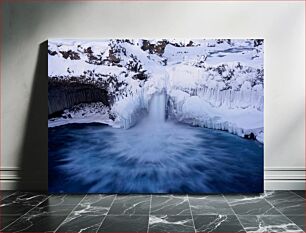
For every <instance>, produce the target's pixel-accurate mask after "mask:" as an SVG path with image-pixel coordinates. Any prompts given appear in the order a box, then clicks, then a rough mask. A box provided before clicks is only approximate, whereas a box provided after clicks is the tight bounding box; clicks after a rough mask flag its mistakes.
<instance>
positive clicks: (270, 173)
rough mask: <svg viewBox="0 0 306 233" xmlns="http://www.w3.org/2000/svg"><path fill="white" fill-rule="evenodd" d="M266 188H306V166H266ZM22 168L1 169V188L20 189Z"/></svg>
mask: <svg viewBox="0 0 306 233" xmlns="http://www.w3.org/2000/svg"><path fill="white" fill-rule="evenodd" d="M264 170H265V171H264V172H265V176H264V177H265V178H264V179H265V182H264V188H265V190H304V189H305V184H306V183H305V182H306V180H305V171H306V169H305V168H302V167H271V168H265V169H264ZM19 172H20V169H19V168H17V167H4V168H1V169H0V189H2V190H15V189H20V188H19V187H21V185H20V184H21V182H22V180H23V179H22V178H21V177H19ZM47 183H48V181H47V180H45V179H41V178H39V177H37V178H35V179H30V180H28V179H27V184H28V185H27V187H23V188H22V189H27V190H33V191H47V190H46V188H45V187H47Z"/></svg>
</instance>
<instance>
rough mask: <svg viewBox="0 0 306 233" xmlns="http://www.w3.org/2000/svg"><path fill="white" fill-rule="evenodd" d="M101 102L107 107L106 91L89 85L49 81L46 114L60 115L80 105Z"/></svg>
mask: <svg viewBox="0 0 306 233" xmlns="http://www.w3.org/2000/svg"><path fill="white" fill-rule="evenodd" d="M92 102H102V103H103V104H104V105H106V106H108V105H109V104H108V103H109V102H108V95H107V91H105V90H103V89H101V88H97V87H96V86H94V85H90V84H79V83H70V82H65V81H54V80H49V84H48V114H49V116H52V114H56V113H60V112H62V111H63V110H65V109H67V108H71V107H73V106H75V105H77V104H80V103H92Z"/></svg>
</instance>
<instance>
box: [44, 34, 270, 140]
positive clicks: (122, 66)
mask: <svg viewBox="0 0 306 233" xmlns="http://www.w3.org/2000/svg"><path fill="white" fill-rule="evenodd" d="M48 52H49V59H48V68H49V69H48V75H49V79H50V80H65V81H71V82H79V83H90V84H93V85H97V86H98V87H101V88H104V89H106V90H107V91H108V94H109V96H110V98H111V103H112V104H111V106H109V107H106V106H103V104H82V105H81V107H78V108H74V109H67V110H65V112H64V114H63V116H62V117H60V118H56V119H50V120H49V127H54V126H58V125H62V124H67V123H76V122H77V123H88V122H100V123H105V124H109V125H111V126H113V127H124V128H129V127H131V126H132V125H134V124H136V123H137V122H138V121H139V119H140V118H142V117H143V116H144V115H145V112H146V110H148V109H149V103H150V100H151V98H152V96H153V95H154V94H155V93H160V92H162V91H164V92H166V93H167V99H168V105H167V111H168V115H169V118H172V119H174V120H177V121H181V122H186V123H190V124H194V125H198V126H203V127H208V128H214V129H220V130H227V131H229V132H231V133H233V134H237V135H239V136H241V137H244V136H245V135H251V133H252V134H254V136H255V137H256V139H257V140H258V141H260V142H263V132H264V129H263V109H264V108H263V107H264V106H263V103H264V99H263V98H264V96H263V90H264V75H263V73H264V68H263V43H262V41H261V40H97V41H83V40H51V41H49V48H48ZM68 115H69V117H68Z"/></svg>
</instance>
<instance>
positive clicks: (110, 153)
mask: <svg viewBox="0 0 306 233" xmlns="http://www.w3.org/2000/svg"><path fill="white" fill-rule="evenodd" d="M49 191H50V192H53V193H58V192H69V193H220V192H222V193H250V192H262V191H263V144H261V143H258V142H257V141H254V140H247V139H243V138H240V137H238V136H235V135H232V134H229V133H227V132H223V131H218V130H211V129H206V128H200V127H193V126H190V125H186V124H179V123H175V122H164V123H162V124H152V122H151V123H150V124H148V123H146V121H145V120H144V121H143V122H142V123H140V124H138V125H136V126H135V127H133V128H130V129H115V128H112V127H109V126H106V125H103V124H70V125H64V126H59V127H55V128H49Z"/></svg>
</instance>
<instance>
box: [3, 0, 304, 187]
mask: <svg viewBox="0 0 306 233" xmlns="http://www.w3.org/2000/svg"><path fill="white" fill-rule="evenodd" d="M14 2H15V1H12V3H7V4H5V5H3V9H2V11H3V13H4V14H3V16H2V17H3V24H4V25H3V28H2V29H3V33H2V35H3V37H2V50H1V52H2V54H1V59H2V60H1V84H2V85H1V110H2V111H1V120H2V121H1V133H2V137H1V170H2V172H1V177H0V178H1V185H2V186H1V187H2V188H14V187H18V188H26V189H31V188H35V189H46V187H47V186H46V179H47V177H46V176H47V165H46V164H47V163H46V162H47V81H46V80H47V77H46V76H45V74H46V46H45V45H46V44H43V45H42V46H41V48H42V49H41V50H39V47H40V43H42V42H44V41H45V40H47V39H48V38H133V37H137V38H156V37H157V38H264V39H265V175H266V188H268V189H271V188H275V189H287V188H290V189H303V188H304V171H305V157H304V142H305V138H304V128H305V127H304V119H305V109H304V106H305V105H304V100H305V96H304V93H305V83H304V82H305V73H304V72H305V56H304V54H305V43H304V42H305V33H304V29H305V21H304V3H303V2H289V1H288V2H281V1H279V2H273V1H270V2H254V1H248V2H247V1H246V2H240V1H236V2H227V1H222V2H206V1H203V2H200V1H195V2H190V1H186V2H182V1H169V2H161V1H158V2H154V1H151V2H143V1H135V2H126V1H122V2H118V1H116V2H107V1H105V2H104V1H91V2H86V1H84V2H80V1H76V2H72V1H69V2H57V3H55V2H50V1H48V2H47V3H39V2H38V1H37V2H32V3H17V2H15V3H14ZM44 54H45V56H44ZM38 56H39V57H38ZM20 178H22V179H21V180H20ZM16 185H18V186H16ZM20 185H21V186H20Z"/></svg>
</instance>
